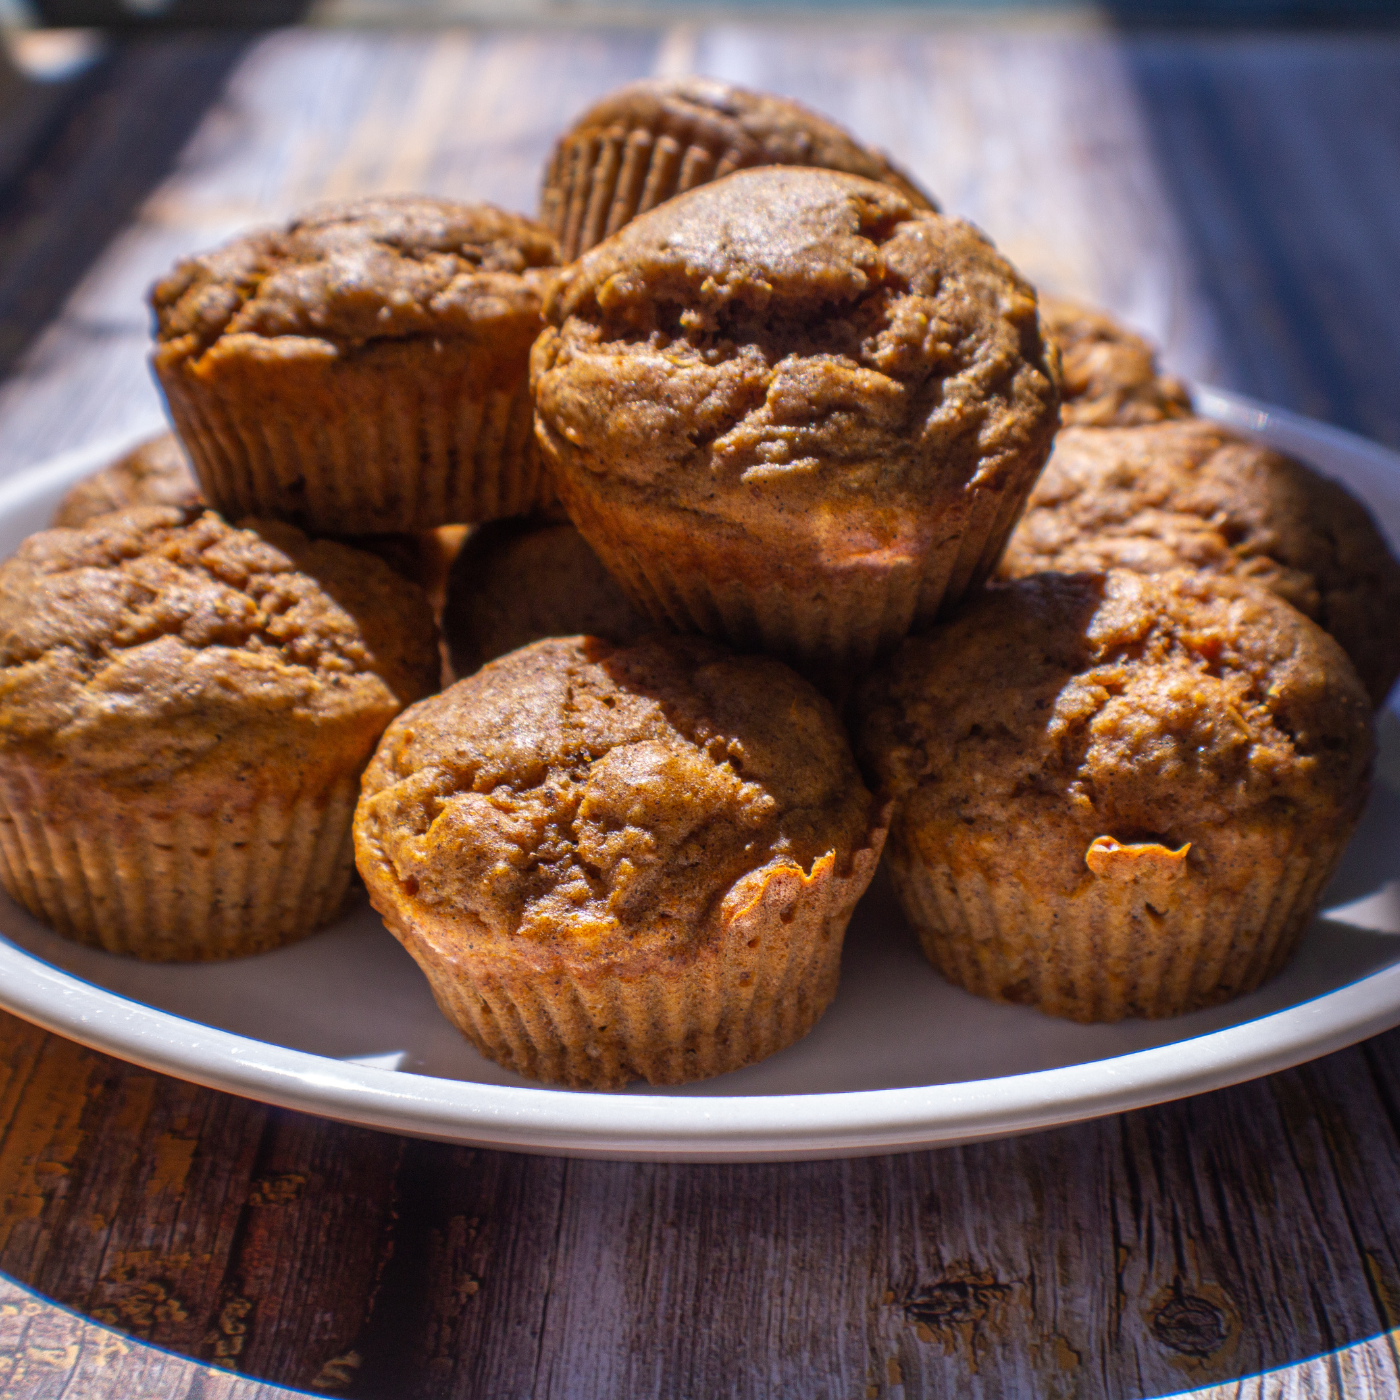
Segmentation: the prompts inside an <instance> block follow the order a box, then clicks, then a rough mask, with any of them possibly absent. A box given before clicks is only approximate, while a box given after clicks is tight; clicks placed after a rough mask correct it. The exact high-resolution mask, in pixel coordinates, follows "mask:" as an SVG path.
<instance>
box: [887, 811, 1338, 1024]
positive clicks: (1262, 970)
mask: <svg viewBox="0 0 1400 1400" xmlns="http://www.w3.org/2000/svg"><path fill="white" fill-rule="evenodd" d="M1339 825H1340V826H1341V828H1342V829H1341V830H1340V831H1331V832H1326V831H1324V832H1318V831H1308V832H1306V833H1298V832H1295V831H1290V830H1280V829H1277V828H1275V829H1267V828H1258V829H1251V828H1249V827H1247V826H1242V827H1241V828H1240V829H1238V830H1232V831H1220V830H1216V831H1213V832H1212V833H1210V843H1209V844H1210V847H1211V849H1212V851H1213V852H1214V853H1215V858H1214V861H1213V862H1211V864H1214V865H1215V866H1217V867H1219V868H1225V867H1228V868H1229V869H1230V870H1232V871H1240V872H1245V874H1244V875H1243V876H1242V878H1239V879H1236V880H1235V881H1234V882H1233V883H1227V882H1226V881H1224V880H1222V879H1219V878H1212V873H1211V869H1210V868H1209V865H1208V864H1207V862H1205V861H1203V860H1200V859H1199V858H1198V859H1197V860H1196V861H1190V860H1188V859H1187V853H1186V850H1185V849H1184V848H1183V849H1182V850H1179V851H1169V850H1167V849H1166V848H1165V847H1161V846H1138V847H1126V848H1125V847H1120V846H1118V843H1117V842H1114V841H1111V840H1110V839H1108V838H1107V837H1100V838H1098V839H1097V840H1095V841H1094V842H1092V843H1091V845H1090V847H1089V848H1088V850H1087V851H1086V860H1085V866H1084V873H1083V877H1082V878H1081V879H1080V880H1079V882H1078V883H1077V884H1076V885H1075V886H1074V888H1073V889H1072V890H1070V891H1068V892H1066V891H1064V890H1060V889H1055V888H1046V887H1044V886H1043V885H1038V884H1034V883H1023V882H1022V880H1021V879H1020V878H1018V875H1017V873H1016V870H1015V868H1014V851H1012V850H1009V849H1008V843H1009V842H1011V841H1012V839H1013V837H1012V834H1011V833H1010V832H1008V833H1007V836H1006V838H1005V839H1004V840H998V841H997V842H996V843H995V844H994V845H989V844H988V843H987V840H986V838H985V837H981V838H979V837H978V836H976V835H971V834H969V833H968V832H967V829H966V828H963V827H961V826H960V825H959V824H954V823H948V824H944V825H940V826H939V827H937V828H935V829H928V828H924V829H921V830H919V831H918V832H916V833H912V834H911V833H910V832H908V831H906V830H903V829H901V826H900V824H898V823H897V824H896V827H895V830H894V831H893V832H892V834H891V840H890V845H889V861H888V863H889V869H890V874H891V876H892V877H893V880H894V885H895V889H896V891H897V892H898V894H899V899H900V903H901V904H902V905H903V907H904V912H905V915H906V917H907V918H908V919H909V922H910V923H911V924H912V925H913V926H914V929H915V930H916V932H917V933H918V936H919V941H920V943H921V944H922V946H923V949H924V952H925V953H926V954H927V956H928V958H929V960H930V961H931V962H932V963H933V965H934V966H935V967H936V968H937V969H938V970H939V971H940V972H941V973H942V974H943V975H944V976H945V977H946V978H948V980H949V981H950V982H954V983H956V984H957V985H958V986H960V987H964V988H966V989H967V990H968V991H969V992H975V993H976V994H977V995H979V996H984V997H991V998H993V999H994V1000H998V1001H1011V1002H1017V1003H1024V1004H1028V1005H1031V1006H1036V1007H1038V1008H1039V1009H1040V1010H1041V1011H1045V1012H1048V1013H1049V1014H1050V1015H1052V1016H1064V1017H1067V1018H1069V1019H1070V1020H1074V1021H1117V1020H1121V1019H1122V1018H1123V1017H1125V1016H1147V1017H1163V1016H1178V1015H1181V1014H1183V1013H1185V1012H1187V1011H1194V1010H1198V1009H1199V1008H1201V1007H1205V1006H1213V1005H1216V1004H1218V1003H1220V1002H1223V1001H1228V1000H1230V999H1231V998H1233V997H1237V996H1242V995H1243V994H1244V993H1246V992H1250V991H1253V990H1254V989H1255V988H1256V987H1258V986H1260V985H1261V984H1262V983H1263V982H1265V981H1267V980H1268V979H1269V978H1270V977H1273V976H1274V975H1275V974H1276V973H1278V972H1279V971H1280V970H1281V969H1282V968H1283V966H1284V964H1285V963H1286V962H1287V961H1288V959H1289V957H1290V956H1291V955H1292V953H1293V951H1294V949H1295V948H1296V947H1297V944H1298V940H1299V938H1300V937H1301V936H1302V932H1303V929H1304V927H1305V925H1306V924H1307V921H1308V919H1309V918H1310V917H1311V915H1312V913H1313V911H1314V909H1315V908H1316V906H1317V901H1318V898H1319V896H1320V895H1321V893H1322V888H1323V886H1324V885H1325V884H1326V882H1327V879H1328V877H1329V876H1330V875H1331V874H1332V871H1333V869H1334V868H1335V866H1336V864H1337V861H1338V859H1339V858H1340V856H1341V853H1342V848H1343V847H1344V846H1345V845H1346V841H1347V838H1348V837H1349V836H1350V835H1351V824H1349V823H1346V822H1342V823H1340V824H1339ZM1105 857H1106V858H1105Z"/></svg>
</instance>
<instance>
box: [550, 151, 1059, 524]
mask: <svg viewBox="0 0 1400 1400" xmlns="http://www.w3.org/2000/svg"><path fill="white" fill-rule="evenodd" d="M546 315H547V318H548V319H549V321H550V322H551V323H552V325H551V328H550V329H547V330H546V331H545V332H544V334H543V335H542V336H541V337H540V339H539V340H538V341H537V342H536V344H535V348H534V351H533V352H532V356H531V383H532V387H533V389H534V392H535V396H536V424H537V427H538V431H539V435H540V441H541V445H542V447H543V448H544V450H545V453H546V456H547V457H550V458H552V459H553V460H554V461H555V463H556V465H559V464H562V466H563V468H564V470H565V471H566V472H572V471H573V469H574V468H575V467H576V468H578V471H579V474H580V475H583V474H586V475H587V476H588V477H589V478H590V487H591V489H594V490H597V491H599V492H603V493H607V492H609V491H612V490H617V491H619V492H623V493H625V494H628V495H630V496H631V497H632V498H634V499H635V498H638V497H640V498H644V499H648V500H664V501H666V502H668V503H669V504H671V505H674V506H678V507H680V508H682V509H690V510H694V511H696V512H700V513H703V514H711V515H720V516H729V517H732V518H734V519H736V520H740V521H744V522H746V523H757V522H762V521H763V520H764V518H765V517H767V518H768V519H769V520H770V521H771V520H773V519H774V517H781V516H784V515H793V517H794V518H796V515H795V514H794V513H797V512H808V511H812V510H814V509H815V511H816V514H815V515H814V516H808V517H807V518H808V519H809V521H810V520H815V521H817V522H818V523H819V522H820V519H821V518H824V517H823V513H829V512H832V511H836V512H838V513H845V512H846V511H848V510H850V511H857V512H864V513H867V514H869V513H871V512H875V513H878V512H879V511H881V510H884V509H888V508H890V507H896V506H897V507H901V508H904V509H907V510H909V511H912V512H914V513H915V514H916V515H917V516H918V517H919V518H920V519H922V520H930V521H932V519H933V517H935V516H936V514H937V509H938V500H939V498H940V496H946V495H948V494H952V495H957V494H958V493H961V492H963V491H964V490H965V489H967V488H969V487H976V486H986V487H989V488H992V489H997V488H998V487H999V486H1001V485H1002V484H1004V483H1005V482H1007V481H1010V480H1020V479H1023V478H1024V474H1025V470H1026V464H1027V462H1028V461H1032V462H1034V465H1035V466H1038V465H1039V461H1040V460H1042V459H1043V456H1044V454H1045V453H1046V452H1047V451H1048V449H1049V442H1050V438H1051V435H1052V434H1053V432H1054V429H1055V424H1056V404H1057V401H1058V395H1057V389H1056V383H1055V375H1056V370H1055V368H1054V366H1053V361H1054V355H1053V352H1052V351H1051V350H1049V349H1048V348H1047V347H1046V345H1045V344H1044V343H1043V341H1042V338H1041V334H1040V328H1039V323H1038V320H1037V316H1036V298H1035V292H1034V291H1033V290H1032V288H1031V287H1030V286H1029V284H1027V283H1026V282H1025V281H1024V280H1023V279H1022V278H1021V277H1020V276H1019V275H1018V274H1017V273H1016V272H1015V271H1014V270H1013V269H1012V268H1011V266H1010V265H1009V264H1008V263H1007V262H1006V261H1005V260H1004V259H1003V258H1002V257H1001V256H1000V255H999V254H998V253H997V252H996V250H995V249H994V248H993V247H992V246H991V244H990V243H988V242H987V240H986V239H985V238H983V236H982V235H981V234H980V233H978V232H977V230H976V229H974V228H972V227H971V226H970V225H969V224H966V223H963V222H962V221H960V220H957V219H948V218H943V217H942V216H940V215H938V214H935V213H932V212H930V211H928V210H925V209H917V208H915V207H914V206H913V204H911V203H910V201H909V200H907V199H906V198H905V197H904V196H902V195H901V194H899V193H898V192H897V191H895V190H893V189H890V188H889V187H888V186H885V185H881V184H876V183H874V182H872V181H869V180H863V179H860V178H858V177H856V176H853V175H843V174H838V173H834V172H832V171H825V170H804V169H797V168H771V169H763V170H754V171H741V172H739V173H737V174H734V175H730V176H728V177H727V178H726V179H724V180H719V181H716V182H715V183H714V184H710V185H705V186H702V187H701V188H699V189H696V190H693V191H691V192H690V193H688V194H685V195H681V196H680V197H678V198H676V199H673V200H671V201H670V202H669V203H667V204H664V205H662V206H660V207H659V208H657V209H654V210H653V211H651V212H650V213H648V214H645V215H642V216H641V217H640V218H638V219H636V220H634V221H633V222H632V223H630V224H628V225H627V226H626V227H625V228H623V229H622V230H621V231H620V232H618V233H617V234H615V235H613V237H611V238H609V239H608V240H607V241H606V242H604V243H602V244H600V245H599V246H598V247H596V248H594V249H593V250H592V251H591V252H589V253H587V254H585V255H584V257H582V258H581V259H580V260H579V261H578V262H577V263H575V264H573V265H572V267H571V269H570V272H569V274H567V275H566V277H565V279H564V281H563V282H562V283H561V285H560V286H559V288H558V289H557V292H556V294H555V295H553V296H552V297H551V300H550V304H549V307H548V309H547V312H546ZM562 489H563V487H562V486H561V490H562ZM930 528H936V525H931V526H930ZM871 547H872V548H873V547H875V546H874V545H873V544H872V546H871Z"/></svg>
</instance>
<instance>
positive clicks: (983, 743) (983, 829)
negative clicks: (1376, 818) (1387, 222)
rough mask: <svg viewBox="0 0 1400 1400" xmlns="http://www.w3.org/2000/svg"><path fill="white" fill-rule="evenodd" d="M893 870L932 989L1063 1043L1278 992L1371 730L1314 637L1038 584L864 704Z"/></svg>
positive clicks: (1245, 614)
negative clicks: (1027, 1014) (1035, 1020)
mask: <svg viewBox="0 0 1400 1400" xmlns="http://www.w3.org/2000/svg"><path fill="white" fill-rule="evenodd" d="M859 706H860V710H861V714H862V719H861V723H860V729H859V742H858V749H859V752H860V755H861V758H862V762H863V763H864V765H865V766H866V769H867V772H868V773H870V774H871V776H872V777H873V778H874V779H875V780H877V781H878V782H879V783H880V784H882V785H883V786H884V788H885V789H886V791H888V792H889V793H890V795H891V796H893V797H894V798H895V799H896V804H897V805H896V817H895V823H894V827H893V829H892V832H891V839H890V847H889V850H890V867H891V871H892V873H893V874H894V876H895V880H896V884H897V885H898V886H899V887H900V889H901V893H902V898H903V902H904V904H905V908H906V912H907V913H908V914H909V917H910V919H911V922H913V923H914V925H915V927H916V928H917V929H918V930H919V933H920V936H921V939H922V941H923V942H924V946H925V949H926V951H928V952H929V955H930V957H931V958H933V960H934V962H935V964H936V965H937V966H938V967H939V968H940V969H941V970H942V971H944V972H945V974H947V975H948V976H950V977H952V978H953V979H954V980H956V981H959V982H960V983H961V984H962V985H964V986H967V987H969V988H970V989H971V990H974V991H978V992H980V993H982V994H983V995H989V996H994V997H999V998H1001V999H1003V1000H1013V1001H1017V1000H1020V1001H1030V1002H1032V1003H1034V1004H1036V1005H1038V1006H1041V1007H1042V1008H1044V1009H1046V1010H1049V1011H1052V1012H1054V1013H1055V1014H1059V1015H1066V1016H1071V1017H1074V1018H1076V1019H1081V1020H1107V1019H1116V1018H1118V1017H1120V1016H1124V1015H1133V1014H1140V1015H1174V1014H1178V1013H1179V1012H1181V1011H1184V1010H1188V1009H1190V1008H1192V1007H1194V1006H1200V1005H1207V1004H1210V1003H1211V1002H1213V1001H1219V1000H1224V999H1226V998H1227V997H1230V996H1234V995H1238V994H1240V993H1241V992H1243V991H1246V990H1249V989H1250V987H1252V986H1254V985H1257V984H1258V982H1259V981H1261V980H1263V978H1264V977H1266V976H1269V975H1271V974H1272V973H1273V972H1275V971H1277V970H1278V968H1279V967H1280V966H1281V965H1282V962H1283V960H1284V959H1286V957H1287V956H1288V954H1289V953H1290V952H1291V950H1292V948H1293V946H1294V944H1295V943H1296V940H1297V937H1298V935H1299V933H1300V932H1301V929H1302V927H1303V925H1304V923H1305V922H1306V920H1307V918H1308V916H1309V915H1310V914H1311V912H1312V910H1313V908H1314V907H1315V901H1316V898H1317V896H1318V894H1319V893H1320V891H1321V888H1322V885H1323V883H1324V882H1325V880H1326V878H1327V877H1328V875H1329V874H1330V873H1331V870H1332V868H1333V866H1334V865H1335V862H1336V859H1337V858H1338V857H1339V856H1340V853H1341V850H1342V847H1343V846H1344V845H1345V843H1346V840H1347V838H1348V837H1349V836H1350V834H1351V831H1352V829H1353V828H1354V826H1355V823H1356V821H1357V819H1358V817H1359V815H1360V812H1361V808H1362V806H1363V804H1364V802H1365V797H1366V792H1367V786H1368V781H1367V780H1368V775H1369V770H1370V764H1371V761H1372V758H1373V754H1374V740H1373V735H1372V729H1371V720H1370V706H1369V704H1368V702H1367V698H1366V694H1365V691H1364V690H1363V689H1362V687H1361V684H1360V682H1359V680H1358V679H1357V677H1356V675H1355V672H1354V671H1353V669H1352V667H1351V665H1350V663H1349V662H1348V661H1347V659H1346V657H1345V655H1344V654H1343V653H1342V651H1341V649H1340V648H1339V647H1338V646H1337V644H1336V643H1335V642H1334V641H1333V640H1332V639H1331V638H1330V637H1329V636H1327V634H1326V633H1324V632H1323V631H1322V630H1321V628H1319V627H1317V626H1316V625H1315V624H1314V623H1312V622H1310V621H1309V620H1308V619H1306V618H1304V617H1303V616H1301V615H1300V614H1299V613H1297V612H1296V611H1295V610H1294V609H1292V608H1290V607H1289V606H1288V605H1287V604H1285V603H1283V602H1282V601H1281V600H1280V599H1278V598H1276V597H1274V596H1273V595H1272V594H1270V593H1268V592H1266V591H1264V590H1263V589H1260V588H1256V587H1254V586H1252V585H1249V584H1245V583H1240V582H1237V581H1235V580H1232V579H1226V578H1212V577H1209V576H1204V575H1194V574H1190V573H1186V572H1176V573H1171V574H1165V575H1160V576H1157V577H1151V578H1149V577H1144V576H1141V575H1137V574H1133V573H1129V572H1126V571H1113V572H1110V573H1109V574H1107V575H1100V574H1078V575H1066V574H1040V575H1037V576H1034V577H1031V578H1026V579H1022V580H1019V581H1018V582H1016V583H1014V584H1010V585H1008V586H1006V587H1004V588H998V589H993V590H990V591H989V592H987V593H985V594H983V595H982V596H981V597H979V598H977V599H976V600H974V601H973V602H972V603H971V604H970V605H969V606H967V607H966V608H965V609H964V610H962V611H961V612H960V613H959V614H958V616H957V617H956V618H955V619H953V620H952V621H951V622H949V623H948V624H947V625H945V626H943V627H940V628H937V629H935V630H934V631H933V632H931V633H928V634H926V635H925V636H922V637H915V638H910V639H909V640H908V641H907V642H906V643H905V644H904V646H903V647H901V649H900V651H899V652H898V653H897V654H896V655H895V657H894V658H893V659H892V661H891V662H890V664H889V666H888V667H887V668H886V669H885V670H884V671H883V672H882V673H881V674H880V675H879V676H877V677H875V678H873V679H872V680H871V681H870V682H869V683H868V684H867V685H866V687H865V688H864V689H863V691H862V692H861V695H860V700H859Z"/></svg>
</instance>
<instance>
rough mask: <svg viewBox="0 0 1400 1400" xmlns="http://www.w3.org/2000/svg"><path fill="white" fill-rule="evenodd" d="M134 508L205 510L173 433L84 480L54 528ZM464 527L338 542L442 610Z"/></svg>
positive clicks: (73, 490) (65, 501)
mask: <svg viewBox="0 0 1400 1400" xmlns="http://www.w3.org/2000/svg"><path fill="white" fill-rule="evenodd" d="M132 506H176V507H178V508H179V509H180V510H183V511H185V512H186V514H188V515H194V514H198V513H199V512H200V511H201V510H203V509H204V506H205V500H204V496H203V495H202V494H201V492H200V489H199V483H198V482H197V481H196V480H195V479H194V474H193V472H192V471H191V470H190V459H189V458H188V457H187V456H186V455H185V449H184V448H183V447H181V446H180V439H179V438H177V437H176V436H175V434H174V433H161V434H160V435H159V436H158V437H153V438H149V439H147V440H146V441H145V442H143V443H141V444H140V445H139V446H137V447H134V448H133V449H132V450H131V451H130V452H128V453H126V454H124V455H123V456H121V457H118V458H117V460H116V461H115V462H113V463H111V464H110V465H109V466H106V467H103V468H102V469H101V470H100V471H97V472H94V473H93V474H92V475H91V476H88V477H84V478H83V479H82V480H81V481H80V482H78V484H77V485H76V486H74V487H72V488H71V489H70V490H69V491H68V493H67V494H66V495H65V496H64V497H63V499H62V500H61V501H60V502H59V503H58V509H57V510H56V511H55V512H54V516H53V521H52V524H54V525H65V526H69V527H72V526H77V525H86V524H87V523H88V522H89V521H90V520H95V519H96V518H97V517H98V516H99V515H108V514H110V513H111V512H112V511H114V510H126V509H128V508H130V507H132ZM467 529H468V527H467V526H465V525H441V526H439V527H438V528H437V529H435V530H417V531H415V532H413V533H412V534H402V535H351V536H348V537H346V538H345V539H344V540H343V541H342V543H344V544H348V545H350V546H351V547H352V548H354V549H364V550H368V551H369V553H371V554H377V555H378V556H379V557H380V558H381V559H382V560H383V561H384V562H385V563H386V564H388V565H389V567H390V568H391V569H393V570H394V572H395V573H399V574H402V575H403V576H404V578H407V579H412V580H413V582H414V583H416V584H417V585H418V586H419V588H421V589H422V590H423V592H424V593H426V594H427V596H428V603H429V605H430V606H431V607H432V609H433V611H434V613H435V614H436V613H437V612H440V611H441V609H442V604H443V599H444V596H445V594H446V591H447V574H448V571H449V570H450V569H451V567H452V561H453V559H455V558H456V557H457V551H458V550H459V549H460V548H461V547H462V540H463V539H464V538H465V536H466V533H467Z"/></svg>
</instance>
